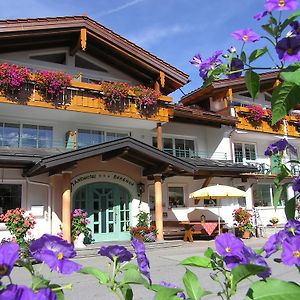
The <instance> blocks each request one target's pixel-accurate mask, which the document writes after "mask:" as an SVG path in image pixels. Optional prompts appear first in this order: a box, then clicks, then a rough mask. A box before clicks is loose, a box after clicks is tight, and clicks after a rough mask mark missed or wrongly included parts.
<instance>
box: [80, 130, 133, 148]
mask: <svg viewBox="0 0 300 300" xmlns="http://www.w3.org/2000/svg"><path fill="white" fill-rule="evenodd" d="M125 136H128V134H127V133H118V132H105V131H98V130H86V129H78V134H77V144H78V148H82V147H86V146H91V145H97V144H101V143H104V142H109V141H114V140H117V139H120V138H123V137H125Z"/></svg>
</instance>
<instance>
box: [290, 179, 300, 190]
mask: <svg viewBox="0 0 300 300" xmlns="http://www.w3.org/2000/svg"><path fill="white" fill-rule="evenodd" d="M292 187H293V190H294V191H295V192H300V177H297V178H295V179H294V181H293V184H292Z"/></svg>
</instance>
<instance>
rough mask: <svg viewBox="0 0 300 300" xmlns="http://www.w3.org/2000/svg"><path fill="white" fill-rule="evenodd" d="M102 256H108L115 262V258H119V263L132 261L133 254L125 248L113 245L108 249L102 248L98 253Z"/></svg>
mask: <svg viewBox="0 0 300 300" xmlns="http://www.w3.org/2000/svg"><path fill="white" fill-rule="evenodd" d="M98 253H99V254H100V255H101V256H106V257H108V258H110V259H111V260H112V261H114V257H117V258H118V262H120V263H122V262H124V261H130V260H131V259H132V257H133V255H132V253H131V252H129V251H128V250H127V249H126V248H125V247H123V246H119V245H112V246H107V247H104V246H103V247H101V249H100V251H99V252H98Z"/></svg>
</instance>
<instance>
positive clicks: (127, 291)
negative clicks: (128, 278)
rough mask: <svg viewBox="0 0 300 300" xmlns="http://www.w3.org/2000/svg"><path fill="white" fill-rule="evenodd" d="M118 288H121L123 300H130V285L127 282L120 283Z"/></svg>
mask: <svg viewBox="0 0 300 300" xmlns="http://www.w3.org/2000/svg"><path fill="white" fill-rule="evenodd" d="M120 290H121V292H122V295H123V296H124V299H125V300H132V299H133V292H132V288H131V287H130V285H129V284H123V285H121V286H120Z"/></svg>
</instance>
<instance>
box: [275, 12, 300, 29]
mask: <svg viewBox="0 0 300 300" xmlns="http://www.w3.org/2000/svg"><path fill="white" fill-rule="evenodd" d="M298 17H300V11H297V12H295V13H293V14H291V15H290V16H289V17H288V18H287V19H286V20H285V21H284V22H283V23H282V25H281V26H280V31H281V32H282V31H283V30H284V29H285V28H286V27H287V26H288V25H289V24H290V23H291V22H293V21H295V20H296V19H297V18H298Z"/></svg>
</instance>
